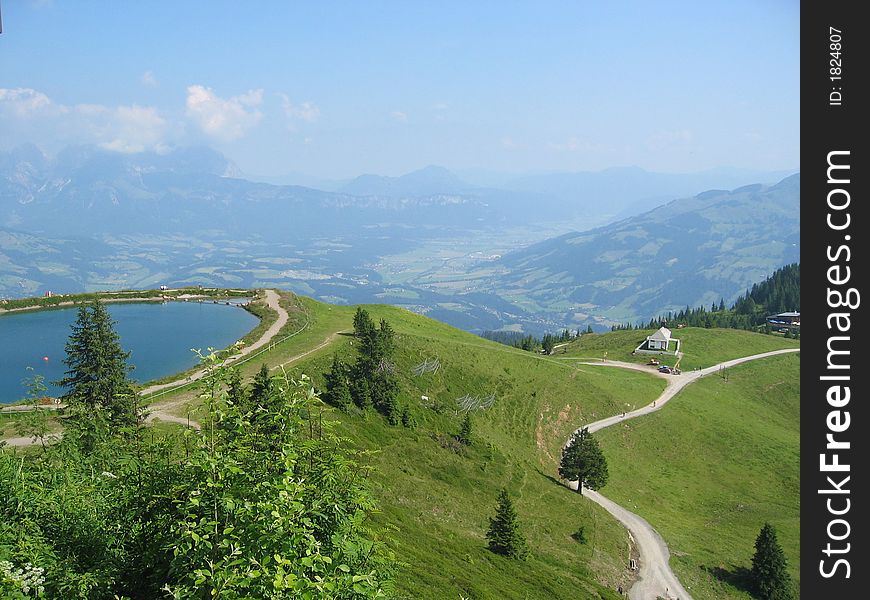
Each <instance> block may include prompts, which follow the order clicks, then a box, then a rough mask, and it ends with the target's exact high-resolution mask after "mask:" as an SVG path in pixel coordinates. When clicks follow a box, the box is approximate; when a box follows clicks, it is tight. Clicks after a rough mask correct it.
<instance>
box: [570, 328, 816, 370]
mask: <svg viewBox="0 0 870 600" xmlns="http://www.w3.org/2000/svg"><path fill="white" fill-rule="evenodd" d="M654 331H655V330H654V329H640V330H631V331H629V330H622V331H613V332H610V333H603V334H602V333H592V334H584V335H581V336H580V337H579V338H577V339H576V340H574V341H572V342H570V343H569V344H567V345H565V346H562V347H560V348H558V349H557V351H556V354H555V355H554V356H556V357H564V358H569V357H570V358H585V359H595V360H600V359H602V358H604V357H605V352H606V353H607V356H606V358H607V359H608V360H621V361H625V362H636V363H646V362H647V361H648V360H649V359H650V357H651V356H657V355H651V354H636V355H633V354H632V352H633V351H634V349H635V348H636V347H637V345H638V344H640V342H642V341H643V340H644V339H646V337H647V336H648V335H650V334H652V333H653V332H654ZM671 335H672V336H673V337H675V338H678V339H679V340H680V342H681V344H682V345H681V348H680V350H681V351H682V353H683V359H682V361H680V367H681V368H682V369H683V370H684V371H687V370H692V369H695V368H702V369H703V368H705V367H709V366H711V365H715V364H717V363H720V362H722V361H726V360H731V359H734V358H740V357H741V356H749V355H750V354H759V353H761V352H770V351H771V350H780V349H782V348H797V347H799V346H800V342H798V341H797V340H792V339H786V338H783V337H782V336H779V335H765V334H763V333H755V332H751V331H743V330H738V329H704V328H700V327H685V328H683V329H674V330H673V331H672V332H671ZM674 347H675V346H674V345H673V344H672V345H671V349H672V350H673V348H674ZM657 358H659V360H661V361H662V363H663V364H669V365H672V364H674V361H675V360H676V358H674V357H673V356H672V355H661V356H657Z"/></svg>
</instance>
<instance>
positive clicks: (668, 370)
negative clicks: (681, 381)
mask: <svg viewBox="0 0 870 600" xmlns="http://www.w3.org/2000/svg"><path fill="white" fill-rule="evenodd" d="M659 373H667V374H668V375H670V374H671V373H673V370H672V369H671V368H670V367H669V366H668V365H662V366H660V367H659Z"/></svg>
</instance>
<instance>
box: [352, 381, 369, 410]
mask: <svg viewBox="0 0 870 600" xmlns="http://www.w3.org/2000/svg"><path fill="white" fill-rule="evenodd" d="M351 396H352V397H353V401H354V403H355V404H356V405H357V406H359V407H360V408H361V409H363V410H367V409H369V408H371V407H372V392H371V389H370V388H369V382H368V380H367V379H364V378H355V379H354V380H353V381H352V382H351Z"/></svg>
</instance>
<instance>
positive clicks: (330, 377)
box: [323, 354, 353, 410]
mask: <svg viewBox="0 0 870 600" xmlns="http://www.w3.org/2000/svg"><path fill="white" fill-rule="evenodd" d="M347 377H348V368H347V365H345V364H344V363H343V362H342V361H341V359H339V358H338V355H337V354H335V355H333V357H332V367H331V368H330V370H329V372H328V373H327V374H326V393H325V394H324V396H323V398H324V400H326V401H327V402H329V403H330V404H332V405H333V406H336V407H338V408H340V409H342V410H347V409H348V408H350V405H351V404H353V398H351V395H350V387H348V384H347Z"/></svg>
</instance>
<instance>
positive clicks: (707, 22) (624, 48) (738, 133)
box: [0, 0, 800, 178]
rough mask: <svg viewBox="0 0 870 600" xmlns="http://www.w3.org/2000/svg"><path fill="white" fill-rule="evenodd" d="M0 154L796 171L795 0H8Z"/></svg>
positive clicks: (306, 169)
mask: <svg viewBox="0 0 870 600" xmlns="http://www.w3.org/2000/svg"><path fill="white" fill-rule="evenodd" d="M0 6H2V11H3V29H4V31H3V33H2V34H0V149H8V148H9V147H11V146H14V145H16V144H18V143H21V142H24V141H31V142H35V143H37V144H38V145H40V146H41V147H43V148H44V149H46V150H47V151H55V150H57V149H58V148H60V147H62V146H63V145H66V144H70V143H93V144H99V145H101V146H103V147H106V148H109V149H112V150H114V151H118V152H135V151H139V150H157V151H165V150H166V149H169V148H172V147H173V146H178V145H188V144H207V145H209V146H212V147H214V148H216V149H218V150H220V151H222V152H224V153H225V154H226V155H227V156H228V157H230V158H231V159H232V160H234V161H235V162H236V163H237V164H238V165H239V167H240V168H241V169H242V170H243V171H245V172H247V173H252V174H260V175H281V174H285V173H291V172H298V173H306V174H309V175H314V176H318V177H333V178H338V177H348V176H355V175H358V174H360V173H381V174H387V175H397V174H401V173H404V172H407V171H410V170H413V169H416V168H420V167H423V166H425V165H428V164H438V165H443V166H446V167H448V168H452V169H457V170H461V169H480V170H492V171H498V172H508V173H526V172H541V171H586V170H598V169H602V168H606V167H610V166H623V165H637V166H640V167H643V168H646V169H649V170H654V171H664V172H688V171H697V170H703V169H708V168H716V167H743V168H753V169H764V170H774V169H777V170H778V169H792V168H797V167H798V166H799V160H798V158H799V150H800V148H799V140H800V130H799V112H800V110H799V109H800V104H799V83H800V77H799V3H798V2H797V1H777V0H766V1H763V2H759V1H753V2H742V1H730V0H729V1H725V0H723V1H720V2H697V1H693V2H612V3H606V2H580V1H578V2H547V3H541V2H531V1H529V2H443V1H442V2H425V3H424V2H398V1H396V2H386V1H381V2H350V1H348V2H304V3H303V2H293V3H291V2H275V3H271V2H239V1H234V2H215V1H211V2H193V1H191V2H147V3H146V2H135V3H134V2H117V1H113V2H97V1H93V2H71V1H70V2H61V1H60V0H53V1H49V0H41V1H27V0H2V4H0Z"/></svg>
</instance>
